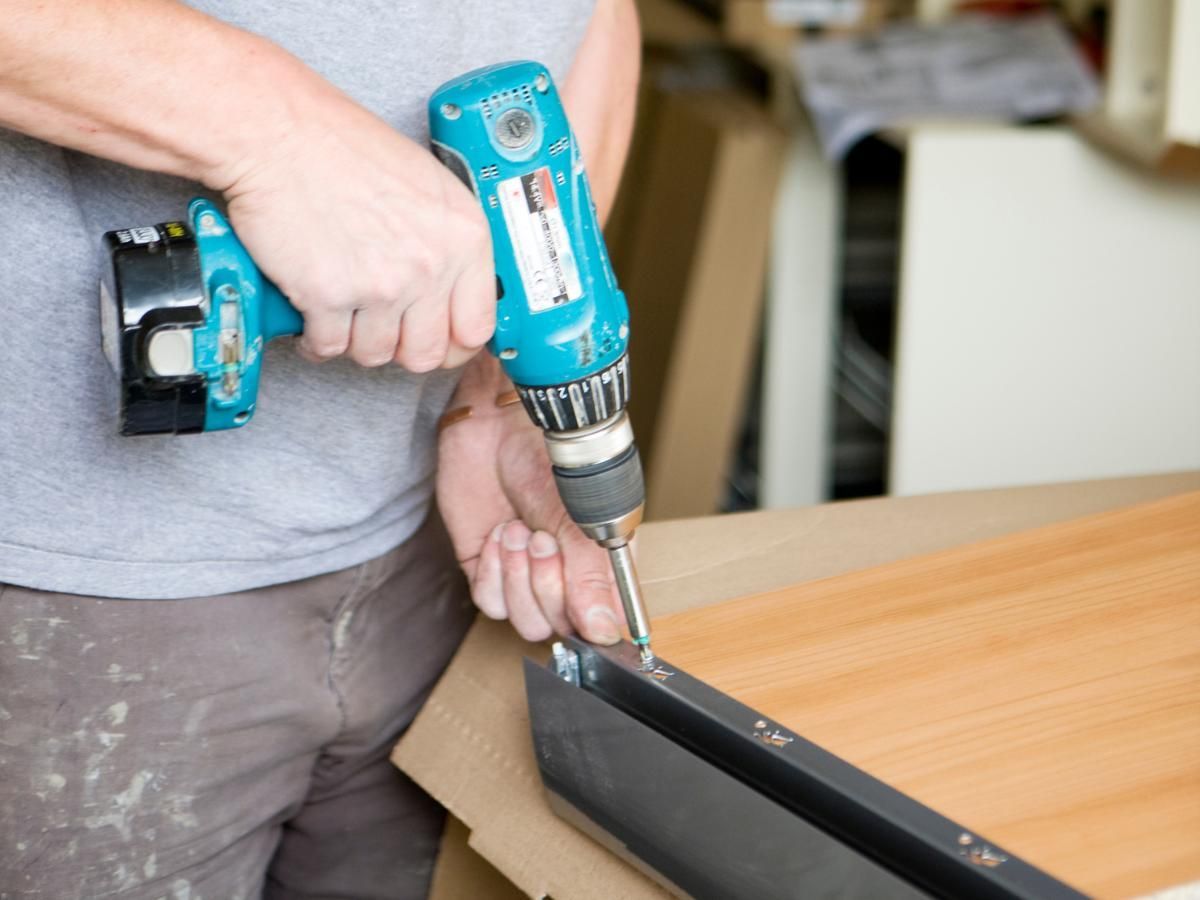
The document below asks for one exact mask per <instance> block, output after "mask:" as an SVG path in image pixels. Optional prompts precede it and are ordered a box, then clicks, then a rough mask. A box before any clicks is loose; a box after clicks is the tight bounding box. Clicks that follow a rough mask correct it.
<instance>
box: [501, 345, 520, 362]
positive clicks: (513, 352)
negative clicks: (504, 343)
mask: <svg viewBox="0 0 1200 900" xmlns="http://www.w3.org/2000/svg"><path fill="white" fill-rule="evenodd" d="M500 358H501V359H516V358H517V348H516V347H505V348H504V349H503V350H501V351H500Z"/></svg>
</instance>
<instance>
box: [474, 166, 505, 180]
mask: <svg viewBox="0 0 1200 900" xmlns="http://www.w3.org/2000/svg"><path fill="white" fill-rule="evenodd" d="M479 177H480V178H481V179H483V180H484V181H487V180H488V179H490V178H499V177H500V167H499V166H497V165H495V164H492V165H490V166H484V167H483V168H482V169H480V170H479Z"/></svg>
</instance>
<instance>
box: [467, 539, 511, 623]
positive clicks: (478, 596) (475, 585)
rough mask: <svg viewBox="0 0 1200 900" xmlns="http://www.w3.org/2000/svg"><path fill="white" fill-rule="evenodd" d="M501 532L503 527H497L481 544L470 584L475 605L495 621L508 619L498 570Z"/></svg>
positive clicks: (500, 574) (502, 585)
mask: <svg viewBox="0 0 1200 900" xmlns="http://www.w3.org/2000/svg"><path fill="white" fill-rule="evenodd" d="M503 530H504V526H503V525H497V526H496V527H495V528H494V529H493V530H492V533H491V534H490V535H488V537H487V540H485V541H484V542H483V549H482V550H481V551H479V559H478V560H477V561H476V563H475V578H474V579H473V580H472V582H471V596H472V597H473V598H474V600H475V605H476V606H478V607H479V611H480V612H481V613H483V614H484V615H485V616H487V617H488V618H489V619H496V620H503V619H507V618H508V607H507V606H505V604H504V584H503V580H502V573H501V569H500V532H502V531H503Z"/></svg>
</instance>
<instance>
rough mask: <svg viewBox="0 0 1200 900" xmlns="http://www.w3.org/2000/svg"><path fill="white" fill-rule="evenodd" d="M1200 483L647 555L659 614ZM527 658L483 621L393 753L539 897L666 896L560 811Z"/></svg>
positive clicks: (776, 525) (801, 522)
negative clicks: (527, 687) (539, 741)
mask: <svg viewBox="0 0 1200 900" xmlns="http://www.w3.org/2000/svg"><path fill="white" fill-rule="evenodd" d="M1196 489H1200V473H1188V474H1181V475H1171V476H1150V477H1144V478H1133V479H1119V480H1112V481H1100V482H1082V483H1076V484H1065V485H1053V486H1045V487H1033V488H1019V489H1006V490H999V491H984V492H967V493H957V494H944V495H931V496H923V497H906V498H882V499H875V500H863V501H855V502H849V503H840V504H829V505H825V506H819V507H812V508H807V509H797V510H780V511H766V512H756V513H745V514H740V515H735V516H725V517H712V518H705V519H695V520H684V521H678V522H664V523H651V524H649V525H647V526H644V528H643V529H642V532H641V536H640V547H639V560H640V566H641V569H642V575H643V582H644V587H645V592H646V598H647V603H648V605H649V608H650V611H651V614H652V616H658V615H666V614H669V613H674V612H679V611H681V610H685V609H691V608H695V607H698V606H702V605H707V604H711V603H715V602H720V601H724V600H730V599H733V598H735V597H739V596H744V595H748V594H755V593H760V592H763V591H769V590H774V589H777V588H781V587H785V586H787V585H791V584H797V583H799V582H803V581H808V580H812V579H815V578H825V577H829V576H833V575H838V574H842V573H845V572H850V571H855V570H858V569H862V568H865V567H867V566H871V565H877V564H881V563H885V562H890V561H893V560H897V559H903V558H905V557H909V556H914V555H916V554H919V553H926V552H932V551H935V550H940V549H944V548H947V547H952V546H956V545H958V544H963V543H967V542H970V541H975V540H982V539H985V538H989V537H995V536H998V535H1002V534H1008V533H1011V532H1014V531H1018V530H1020V529H1023V528H1029V527H1034V526H1037V525H1043V524H1047V523H1050V522H1056V521H1063V520H1066V519H1070V518H1075V517H1077V516H1082V515H1087V514H1089V513H1094V512H1100V511H1103V510H1107V509H1114V508H1117V507H1120V506H1126V505H1130V504H1133V503H1137V502H1140V501H1144V500H1151V499H1155V498H1158V497H1165V496H1169V495H1172V494H1176V493H1182V492H1184V491H1187V490H1196ZM526 654H528V655H530V656H532V657H534V658H535V659H538V660H539V661H541V660H544V659H546V658H547V657H548V655H549V651H548V648H547V647H544V646H536V645H529V644H526V643H524V642H523V641H521V640H520V639H519V638H518V637H517V636H516V635H515V634H514V633H513V632H512V631H511V629H510V628H509V627H508V626H507V624H506V623H496V622H490V621H486V620H482V619H481V620H480V621H478V622H477V623H476V625H475V626H474V628H473V629H472V631H471V633H470V634H469V635H468V637H467V640H466V642H465V643H464V645H463V647H462V649H461V650H460V651H459V653H458V655H457V656H456V657H455V660H454V662H453V663H452V664H451V666H450V668H449V669H448V671H447V672H446V674H445V676H443V678H442V680H441V682H440V683H439V684H438V686H437V688H436V689H435V691H434V693H433V696H432V697H431V698H430V701H429V703H428V704H427V705H426V707H425V709H424V710H423V711H422V712H421V714H420V715H419V716H418V718H417V721H416V722H415V723H414V725H413V726H412V728H411V729H410V730H409V732H408V734H407V735H406V736H405V738H404V740H403V741H401V743H400V745H399V746H398V747H397V749H396V752H395V754H394V757H393V759H394V761H395V762H396V764H397V765H398V766H400V768H402V769H403V770H404V771H405V772H407V773H408V774H409V775H410V776H411V777H412V778H414V779H415V780H416V781H417V782H418V783H419V784H421V785H422V786H423V787H424V788H425V789H426V790H427V791H429V792H430V793H431V794H432V795H433V796H434V797H435V798H437V799H438V800H439V801H440V802H441V803H442V804H443V805H445V806H446V807H447V808H448V809H449V810H450V812H451V813H452V814H453V815H454V816H455V817H456V818H457V819H459V820H461V822H462V823H464V824H465V826H466V827H467V828H468V829H469V830H470V837H469V844H470V846H471V848H473V849H474V850H475V851H476V852H477V853H479V854H480V855H481V856H483V857H484V858H485V859H486V860H488V861H489V862H490V863H491V864H492V865H493V866H495V868H496V869H498V870H499V871H500V872H501V873H503V875H504V876H505V877H507V878H508V879H509V880H511V881H512V882H513V883H514V884H515V885H516V886H517V887H518V888H519V889H520V890H521V891H523V892H524V893H525V894H527V895H528V896H530V897H534V898H540V897H544V896H551V897H553V898H554V900H574V898H579V900H591V898H595V900H609V898H611V900H621V898H654V897H665V896H667V894H666V893H665V892H664V891H663V890H662V889H661V888H658V887H657V886H656V885H654V884H653V883H652V882H650V881H649V880H648V879H647V878H645V876H643V875H641V874H639V873H638V872H636V871H635V870H633V869H632V868H631V867H629V866H627V865H626V864H625V863H623V862H621V861H620V860H619V859H617V858H616V857H615V856H613V855H612V854H610V853H608V852H607V851H605V850H604V849H603V848H601V847H600V846H599V845H598V844H595V843H594V842H592V841H591V840H590V839H588V838H586V837H584V836H583V835H582V834H581V833H579V832H577V831H575V830H574V829H573V828H571V827H570V826H569V825H567V824H566V823H564V822H561V821H560V820H558V819H557V818H556V817H555V816H554V815H553V813H551V811H550V810H549V808H548V807H547V805H546V802H545V799H544V795H543V793H542V788H541V782H540V780H539V778H538V773H537V765H536V763H535V761H534V758H533V750H532V745H531V742H530V737H529V720H528V715H527V712H526V709H525V704H524V691H523V683H522V678H521V666H520V664H519V663H520V659H521V657H522V656H524V655H526ZM445 896H451V895H445Z"/></svg>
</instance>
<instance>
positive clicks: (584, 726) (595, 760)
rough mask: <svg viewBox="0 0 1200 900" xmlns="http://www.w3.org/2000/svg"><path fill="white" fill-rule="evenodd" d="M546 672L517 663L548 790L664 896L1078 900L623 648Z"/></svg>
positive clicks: (574, 649)
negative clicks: (634, 860) (669, 892)
mask: <svg viewBox="0 0 1200 900" xmlns="http://www.w3.org/2000/svg"><path fill="white" fill-rule="evenodd" d="M554 657H555V659H554V664H553V672H551V671H547V669H546V668H543V667H541V666H537V665H535V664H534V663H532V662H530V661H528V660H526V676H525V677H526V692H527V695H528V699H529V709H530V719H531V724H532V728H533V737H534V745H535V749H536V751H537V757H538V765H539V768H540V769H541V773H542V779H543V782H544V783H545V785H546V787H547V789H548V790H549V791H551V792H552V794H554V795H556V797H557V798H558V803H557V805H558V806H559V807H562V806H563V804H564V803H565V804H566V805H567V806H569V807H570V808H571V809H573V810H574V811H575V813H576V814H577V815H576V816H575V818H578V817H579V816H583V817H586V819H587V820H589V821H591V822H592V823H593V824H594V825H595V826H597V827H598V828H599V829H601V830H602V831H603V832H605V833H607V834H609V835H611V836H612V838H613V840H614V841H615V842H616V843H617V844H619V845H621V846H623V847H624V848H625V849H626V850H627V851H628V852H630V853H632V854H634V855H635V856H637V857H638V858H639V859H640V860H641V861H642V863H643V864H644V866H648V867H649V868H650V869H652V870H653V871H654V872H655V873H657V874H658V875H659V876H661V880H663V881H664V882H665V883H667V884H668V885H670V886H671V888H672V889H673V890H676V891H679V890H683V891H684V892H686V893H687V894H689V895H691V896H693V897H698V898H705V897H713V898H724V897H730V896H739V897H740V896H753V897H756V898H759V900H762V898H770V897H780V898H782V897H800V896H804V897H864V898H865V897H872V898H874V897H919V896H935V897H948V898H949V897H954V898H957V897H972V898H976V897H977V898H1005V900H1010V898H1028V900H1033V898H1047V900H1068V898H1070V900H1077V898H1081V897H1083V895H1082V894H1080V893H1078V892H1077V891H1075V890H1074V889H1072V888H1071V887H1069V886H1067V885H1065V884H1063V883H1062V882H1060V881H1058V880H1057V879H1055V878H1053V877H1052V876H1050V875H1048V874H1046V873H1045V872H1042V871H1040V870H1039V869H1036V868H1035V867H1033V866H1031V865H1029V864H1028V863H1026V862H1024V861H1023V860H1021V859H1020V858H1018V857H1016V856H1015V855H1014V854H1012V853H1011V852H1009V851H1007V850H1004V849H1002V848H999V847H997V846H995V845H994V844H991V843H988V842H986V841H984V840H982V839H980V838H979V837H978V836H975V835H973V834H972V833H971V832H969V831H968V830H966V829H964V828H963V827H962V826H961V825H959V824H957V823H955V822H953V821H951V820H949V819H947V818H945V817H944V816H942V815H940V814H938V813H936V812H934V811H933V810H931V809H929V808H927V807H925V806H922V805H921V804H919V803H917V802H916V801H915V800H913V799H912V798H910V797H907V796H905V795H904V794H901V793H900V792H899V791H896V790H895V789H893V788H891V787H889V786H887V785H886V784H883V783H882V782H880V781H878V780H876V779H875V778H872V777H871V776H870V775H868V774H866V773H865V772H863V771H861V770H859V769H856V768H855V767H853V766H851V765H850V764H849V763H846V762H845V761H843V760H841V759H839V758H837V757H835V756H833V755H832V754H830V753H828V752H826V751H825V750H822V749H821V748H820V747H818V746H816V745H815V744H812V743H810V742H809V741H806V740H804V738H802V737H800V736H799V735H796V734H793V733H792V732H790V731H788V730H787V729H785V728H783V727H782V726H780V725H777V724H775V723H773V722H771V721H770V720H769V719H767V718H766V717H764V716H762V715H761V714H759V713H757V712H755V711H754V710H752V709H750V708H749V707H747V706H744V705H743V704H741V703H738V702H737V701H736V700H733V699H732V698H731V697H728V696H726V695H724V694H722V693H720V692H718V691H716V690H714V689H713V688H711V687H709V686H708V685H706V684H704V683H703V682H701V681H699V680H697V679H695V678H692V677H691V676H689V675H688V674H687V673H686V672H682V671H680V670H679V669H677V668H675V667H674V666H671V665H670V664H669V663H667V662H665V661H663V660H661V659H659V660H657V662H656V665H655V667H654V668H653V669H647V668H644V667H642V666H641V664H640V659H639V657H638V653H637V650H636V648H635V647H633V646H632V645H630V644H621V645H618V646H616V647H593V646H591V645H588V644H584V643H582V642H581V641H577V640H574V639H567V641H566V642H565V644H564V645H562V646H561V652H560V650H558V649H556V650H555V654H554ZM564 673H565V674H564ZM564 682H565V683H564Z"/></svg>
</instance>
